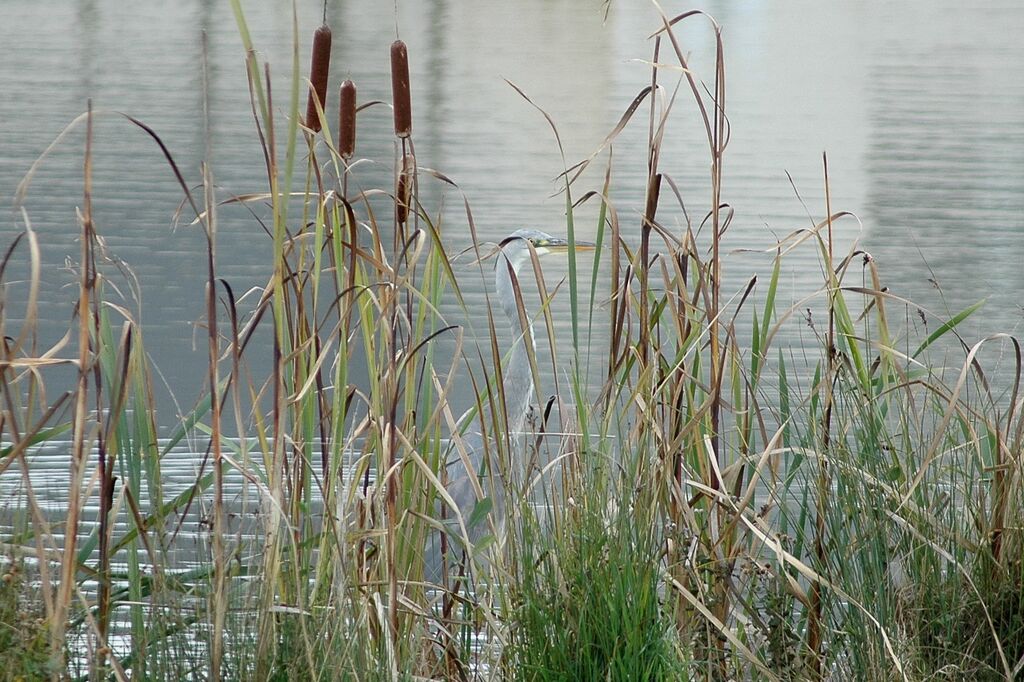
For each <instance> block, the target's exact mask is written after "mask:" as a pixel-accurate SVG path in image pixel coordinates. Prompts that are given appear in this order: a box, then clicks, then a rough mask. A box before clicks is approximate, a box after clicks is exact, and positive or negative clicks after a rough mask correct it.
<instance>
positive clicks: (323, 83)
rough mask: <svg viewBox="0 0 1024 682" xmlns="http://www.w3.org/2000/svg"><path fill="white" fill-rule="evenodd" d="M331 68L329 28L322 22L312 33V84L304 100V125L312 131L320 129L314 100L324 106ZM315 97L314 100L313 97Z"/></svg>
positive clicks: (310, 77)
mask: <svg viewBox="0 0 1024 682" xmlns="http://www.w3.org/2000/svg"><path fill="white" fill-rule="evenodd" d="M330 68H331V29H330V28H328V26H327V24H324V25H323V26H321V27H320V28H318V29H317V30H316V31H315V32H314V33H313V57H312V62H311V63H310V66H309V80H310V82H311V83H312V84H313V87H312V89H311V90H310V91H309V99H308V100H307V101H306V127H307V128H309V129H310V130H312V131H313V132H314V133H316V132H319V131H320V117H319V116H317V114H316V102H319V103H320V108H321V109H323V108H324V103H325V102H326V101H327V74H328V73H329V71H330ZM314 97H316V100H314V99H313V98H314Z"/></svg>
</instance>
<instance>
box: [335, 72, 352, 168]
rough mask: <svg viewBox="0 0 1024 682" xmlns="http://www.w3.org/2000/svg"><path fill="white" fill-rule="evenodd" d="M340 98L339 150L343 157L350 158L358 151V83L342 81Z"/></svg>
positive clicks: (339, 92)
mask: <svg viewBox="0 0 1024 682" xmlns="http://www.w3.org/2000/svg"><path fill="white" fill-rule="evenodd" d="M338 99H339V101H340V102H341V106H340V107H338V152H339V153H340V154H341V158H343V159H350V158H352V155H353V154H354V153H355V151H356V84H355V83H353V82H352V81H350V80H347V81H345V82H344V83H342V84H341V89H340V90H339V91H338Z"/></svg>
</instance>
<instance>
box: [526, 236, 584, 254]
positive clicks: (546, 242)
mask: <svg viewBox="0 0 1024 682" xmlns="http://www.w3.org/2000/svg"><path fill="white" fill-rule="evenodd" d="M574 246H575V247H576V249H575V250H576V251H593V250H594V249H596V248H597V244H595V243H593V242H584V241H580V240H578V239H577V240H576V243H575V244H574ZM533 247H534V248H535V249H537V250H538V251H541V252H546V253H568V252H569V241H568V240H566V239H534V240H533Z"/></svg>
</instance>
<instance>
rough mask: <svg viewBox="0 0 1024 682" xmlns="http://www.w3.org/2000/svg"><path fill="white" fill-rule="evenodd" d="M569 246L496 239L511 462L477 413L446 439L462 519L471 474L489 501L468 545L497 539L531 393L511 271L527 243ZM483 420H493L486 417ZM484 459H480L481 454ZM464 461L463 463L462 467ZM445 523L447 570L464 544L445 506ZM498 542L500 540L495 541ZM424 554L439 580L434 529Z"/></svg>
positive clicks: (540, 237)
mask: <svg viewBox="0 0 1024 682" xmlns="http://www.w3.org/2000/svg"><path fill="white" fill-rule="evenodd" d="M568 246H569V244H568V242H566V241H564V240H561V239H555V238H553V237H551V235H548V234H545V233H544V232H540V231H538V230H517V231H515V232H513V233H512V234H511V235H509V236H508V237H506V238H505V239H503V240H502V241H501V244H500V245H499V252H498V255H497V258H496V262H495V265H494V284H495V298H496V299H497V300H498V302H499V303H500V304H501V308H502V310H503V311H504V313H505V317H507V318H508V321H509V324H510V325H511V328H512V339H513V340H512V348H511V351H510V353H509V355H508V359H507V360H506V361H505V363H504V367H503V371H502V375H501V376H502V381H501V388H502V389H503V391H504V394H503V395H504V415H505V419H504V420H495V421H497V423H499V424H501V425H502V426H503V427H507V429H508V434H509V438H508V439H507V442H508V443H509V445H510V446H511V449H512V451H513V457H512V461H511V462H510V463H508V465H507V466H501V465H500V464H499V463H498V462H497V461H496V455H497V452H498V451H499V448H497V447H496V446H495V444H494V442H493V438H492V439H491V443H490V444H489V446H485V443H484V439H483V429H482V428H481V424H482V423H484V421H483V419H481V417H480V416H478V417H477V418H476V419H475V420H474V423H473V424H472V425H471V426H470V428H469V429H468V430H467V432H466V433H465V435H463V436H462V437H461V438H458V439H457V438H452V440H451V444H450V446H449V448H448V453H447V458H446V462H447V475H448V484H447V487H446V491H447V493H448V495H449V497H451V498H452V501H453V502H454V503H455V506H456V507H457V509H458V513H459V515H460V516H461V517H462V520H463V522H464V523H465V524H467V526H468V524H469V522H470V519H471V518H472V517H473V516H474V515H473V510H474V509H475V508H476V505H477V504H478V503H479V502H480V500H481V498H480V497H479V496H478V493H477V487H476V486H475V485H474V479H475V480H476V481H477V482H478V483H479V487H480V488H481V492H482V494H483V497H484V498H488V499H489V500H490V502H491V511H490V513H489V514H488V518H477V519H474V520H475V521H476V523H474V524H473V525H472V526H468V527H467V528H466V531H467V532H466V535H467V536H468V540H469V543H470V545H471V546H476V545H477V543H478V542H479V541H480V540H481V539H482V538H484V537H485V536H487V535H489V534H491V532H492V530H493V531H495V532H497V539H500V538H501V536H502V534H503V530H504V524H505V506H506V496H507V484H508V482H507V481H506V480H505V478H504V475H505V474H506V473H508V472H510V471H511V472H514V473H517V474H521V473H522V472H517V471H516V467H517V466H518V465H519V462H518V458H517V457H515V456H514V453H515V452H516V450H517V448H516V443H517V441H518V436H519V434H520V433H521V432H522V430H523V426H524V423H525V421H526V416H527V413H528V412H529V409H530V402H531V398H532V396H533V371H532V369H531V366H530V354H531V353H533V352H534V346H533V338H534V336H533V325H532V324H531V322H530V317H529V315H528V314H526V315H523V316H522V319H521V316H520V310H519V305H518V304H517V303H516V301H517V299H518V298H519V296H517V291H518V289H519V285H518V280H517V274H518V273H519V270H520V268H521V267H522V266H523V265H525V264H527V263H529V262H530V261H531V258H532V257H531V253H530V252H531V248H532V250H533V251H534V252H536V253H537V255H538V256H543V255H545V254H547V253H553V252H555V251H565V250H567V247H568ZM576 246H577V247H578V248H589V247H592V246H593V245H591V244H588V243H585V242H578V243H577V244H576ZM486 423H487V424H488V425H490V424H492V423H493V421H490V420H489V421H487V422H486ZM485 457H488V458H489V461H488V462H487V463H486V464H485V462H484V458H485ZM467 463H468V464H469V468H467V466H466V465H467ZM445 516H446V517H447V519H448V521H446V524H447V525H448V526H449V528H450V532H449V534H448V543H447V544H448V565H449V570H451V568H453V567H456V566H458V564H459V563H460V562H461V559H462V556H463V551H462V550H463V548H464V545H465V542H464V540H460V538H462V535H461V529H460V527H459V525H458V523H457V521H454V519H455V518H456V514H455V513H454V511H453V510H448V512H447V513H446V514H445ZM496 544H500V543H496ZM426 550H427V551H426V557H425V564H424V573H425V576H424V577H425V579H426V580H427V581H428V582H433V583H435V584H440V583H441V582H442V577H443V571H442V563H443V562H442V552H441V537H440V534H439V533H436V532H432V533H431V534H430V539H429V540H428V543H427V548H426ZM474 560H475V561H476V562H477V565H479V566H486V565H487V562H486V559H485V557H481V556H476V555H474Z"/></svg>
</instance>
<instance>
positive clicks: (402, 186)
mask: <svg viewBox="0 0 1024 682" xmlns="http://www.w3.org/2000/svg"><path fill="white" fill-rule="evenodd" d="M415 182H416V157H414V156H413V155H412V154H406V156H405V157H404V158H403V159H402V170H401V172H400V173H399V174H398V191H397V192H395V194H396V196H395V204H396V208H397V216H396V217H397V218H398V222H399V223H402V224H404V223H405V221H406V220H407V219H408V218H409V208H410V206H411V205H412V188H413V184H415Z"/></svg>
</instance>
